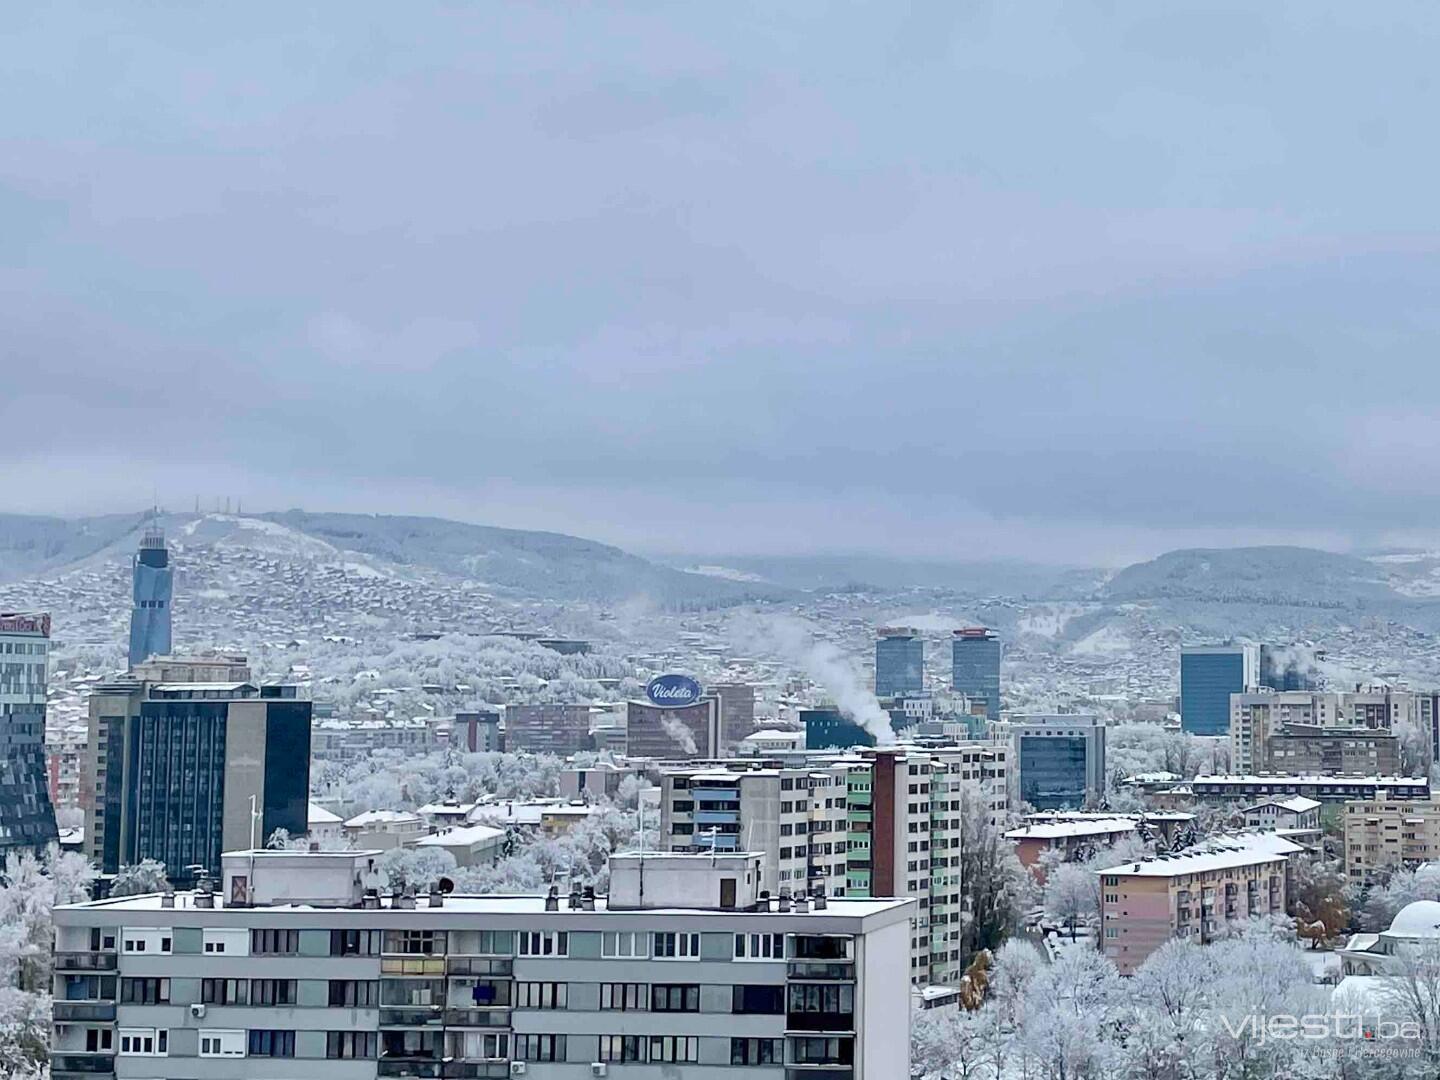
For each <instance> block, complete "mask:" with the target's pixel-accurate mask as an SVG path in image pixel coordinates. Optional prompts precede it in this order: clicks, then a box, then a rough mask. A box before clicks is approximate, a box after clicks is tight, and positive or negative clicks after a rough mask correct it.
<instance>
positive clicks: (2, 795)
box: [0, 615, 56, 857]
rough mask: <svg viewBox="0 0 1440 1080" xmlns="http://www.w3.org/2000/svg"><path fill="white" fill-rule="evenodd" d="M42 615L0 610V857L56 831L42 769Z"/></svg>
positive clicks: (45, 621)
mask: <svg viewBox="0 0 1440 1080" xmlns="http://www.w3.org/2000/svg"><path fill="white" fill-rule="evenodd" d="M49 634H50V617H49V616H48V615H0V857H3V854H4V852H5V851H6V850H9V849H14V848H36V849H38V848H41V847H44V846H45V845H46V844H48V843H50V841H52V840H54V839H55V837H56V832H55V811H54V809H53V808H52V807H51V805H50V789H49V785H48V783H47V776H46V771H45V686H46V673H47V662H48V658H49V649H50V642H49Z"/></svg>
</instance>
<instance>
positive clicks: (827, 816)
mask: <svg viewBox="0 0 1440 1080" xmlns="http://www.w3.org/2000/svg"><path fill="white" fill-rule="evenodd" d="M1007 772H1008V755H1007V751H1006V748H1005V747H1003V746H996V745H994V744H991V743H971V744H962V745H959V746H954V747H945V748H938V749H925V750H919V749H915V748H909V747H907V748H901V749H889V748H885V749H879V750H864V751H859V752H855V753H847V754H818V753H810V754H806V755H793V756H790V757H787V758H786V759H785V760H784V761H783V762H777V761H766V760H763V759H762V760H756V761H734V762H727V763H725V764H724V765H723V766H722V767H719V768H714V767H705V768H698V767H697V768H694V769H681V770H671V771H669V772H667V773H666V774H665V775H664V776H663V777H662V779H661V846H662V847H664V848H666V849H667V850H673V851H686V852H699V851H709V850H712V847H713V849H715V850H721V851H725V850H732V849H739V850H747V849H748V850H751V851H753V852H757V853H761V854H762V855H763V862H762V888H765V889H767V890H770V891H772V892H776V891H778V892H780V893H782V894H783V893H786V892H799V891H803V890H806V889H808V890H810V891H822V890H823V891H824V892H825V893H827V894H828V895H831V896H840V895H844V896H849V897H852V898H860V897H885V896H905V897H914V898H915V899H916V900H917V901H918V909H917V912H916V927H915V932H914V934H913V937H912V941H911V958H910V968H911V978H912V979H913V980H914V981H915V982H917V983H927V984H928V983H942V982H951V981H954V980H955V979H957V978H959V976H960V975H961V974H962V973H963V967H964V962H965V961H966V960H968V957H962V956H961V955H960V948H959V938H960V927H961V890H960V859H959V854H958V851H959V845H960V827H961V819H962V804H963V803H964V801H965V800H964V799H963V797H962V790H961V789H962V788H963V787H965V786H966V785H971V784H973V785H975V787H976V788H977V789H978V791H979V795H980V801H981V807H980V809H981V810H982V812H985V813H987V814H988V815H989V817H990V820H991V821H992V822H998V821H999V820H1000V819H1001V818H1003V817H1004V816H1005V814H1006V813H1007V812H1008V810H1009V802H1008V788H1009V777H1008V775H1007Z"/></svg>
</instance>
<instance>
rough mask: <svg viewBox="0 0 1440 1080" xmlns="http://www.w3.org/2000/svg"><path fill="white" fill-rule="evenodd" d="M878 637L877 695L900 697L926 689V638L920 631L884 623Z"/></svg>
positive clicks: (876, 656)
mask: <svg viewBox="0 0 1440 1080" xmlns="http://www.w3.org/2000/svg"><path fill="white" fill-rule="evenodd" d="M878 635H879V636H878V637H877V639H876V641H875V696H876V697H878V698H893V697H899V696H900V695H901V694H919V693H922V692H923V691H924V689H925V639H924V638H922V637H921V636H920V634H919V632H918V631H915V630H909V629H906V628H904V627H893V626H890V627H884V628H882V629H881V630H879V631H878Z"/></svg>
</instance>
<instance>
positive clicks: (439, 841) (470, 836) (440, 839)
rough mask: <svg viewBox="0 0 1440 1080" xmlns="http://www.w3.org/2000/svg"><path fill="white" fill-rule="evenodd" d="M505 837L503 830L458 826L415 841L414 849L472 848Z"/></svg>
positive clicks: (476, 826) (481, 826)
mask: <svg viewBox="0 0 1440 1080" xmlns="http://www.w3.org/2000/svg"><path fill="white" fill-rule="evenodd" d="M504 835H505V830H504V829H492V828H491V827H490V826H489V825H458V826H456V827H455V828H453V829H446V830H445V831H444V832H439V833H436V834H435V835H434V836H425V837H422V838H421V839H419V840H417V841H415V846H416V847H474V846H475V845H476V844H486V843H490V842H492V841H495V840H499V839H500V838H501V837H503V836H504Z"/></svg>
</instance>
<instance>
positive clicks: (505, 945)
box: [462, 930, 515, 956]
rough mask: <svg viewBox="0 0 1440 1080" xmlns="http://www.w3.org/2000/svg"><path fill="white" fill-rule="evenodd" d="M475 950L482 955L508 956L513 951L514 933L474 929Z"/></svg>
mask: <svg viewBox="0 0 1440 1080" xmlns="http://www.w3.org/2000/svg"><path fill="white" fill-rule="evenodd" d="M462 951H463V950H462ZM475 951H476V952H477V953H479V954H480V955H482V956H509V955H510V954H511V953H512V952H514V951H515V935H514V934H512V933H511V932H510V931H509V930H479V931H476V945H475Z"/></svg>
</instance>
